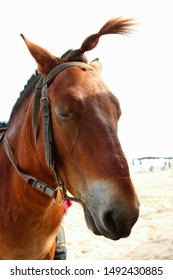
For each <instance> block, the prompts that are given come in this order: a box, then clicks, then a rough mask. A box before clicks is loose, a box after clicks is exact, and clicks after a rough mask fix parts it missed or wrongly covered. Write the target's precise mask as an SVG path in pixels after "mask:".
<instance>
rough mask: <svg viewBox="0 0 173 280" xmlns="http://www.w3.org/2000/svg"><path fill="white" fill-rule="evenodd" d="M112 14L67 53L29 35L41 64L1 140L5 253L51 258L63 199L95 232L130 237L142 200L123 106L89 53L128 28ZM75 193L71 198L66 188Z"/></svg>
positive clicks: (0, 237) (1, 254)
mask: <svg viewBox="0 0 173 280" xmlns="http://www.w3.org/2000/svg"><path fill="white" fill-rule="evenodd" d="M133 25H134V22H133V20H131V19H122V18H117V19H112V20H110V21H108V22H107V23H106V24H105V25H104V26H103V27H102V28H101V29H100V31H99V32H98V33H96V34H94V35H91V36H89V37H88V38H87V39H86V40H85V41H84V42H83V43H82V45H81V48H80V49H77V50H70V51H68V52H66V53H65V54H64V55H63V56H62V57H61V58H58V57H55V56H53V55H52V54H50V53H49V52H48V51H46V50H45V49H43V48H41V47H39V46H37V45H35V44H33V43H31V42H30V41H29V40H27V39H26V38H25V37H24V36H23V35H22V37H23V39H24V41H25V43H26V45H27V47H28V49H29V51H30V53H31V54H32V56H33V57H34V59H35V60H36V62H37V64H38V70H39V72H40V74H38V72H36V74H35V75H33V76H32V78H31V79H30V80H29V81H28V84H27V86H26V87H25V89H24V90H23V92H22V93H21V95H20V98H19V99H18V100H17V102H16V104H15V106H14V108H13V110H12V113H11V116H10V120H9V123H8V129H7V131H6V132H5V134H4V137H3V139H1V142H0V170H1V171H0V172H1V179H0V258H1V259H53V257H54V250H55V238H56V236H57V233H58V229H59V226H60V222H61V219H62V216H63V213H64V210H63V202H64V201H65V200H68V199H71V200H74V201H77V202H80V203H81V205H82V207H83V210H84V214H85V220H86V223H87V226H88V228H89V229H91V230H92V231H93V233H95V234H97V235H103V236H105V237H107V238H110V239H113V240H118V239H119V238H122V237H127V236H128V235H129V234H130V232H131V228H132V226H133V225H134V223H135V222H136V220H137V218H138V214H139V202H138V198H137V195H136V193H135V190H134V187H133V184H132V181H131V179H130V174H129V168H128V164H127V161H126V158H125V156H124V153H123V151H122V148H121V145H120V143H119V140H118V136H117V123H118V119H119V117H120V115H121V109H120V105H119V102H118V100H117V98H116V97H115V96H114V95H113V94H112V93H111V92H110V91H109V90H108V88H107V87H106V85H105V84H104V83H103V81H102V79H101V78H100V76H99V73H100V71H101V66H100V63H99V61H98V60H94V61H92V62H91V63H90V64H88V62H87V58H86V56H85V54H84V53H85V52H86V51H89V50H91V49H93V48H94V47H96V45H97V43H98V41H99V38H100V36H101V35H105V34H127V33H129V32H130V31H131V27H132V26H133ZM67 190H68V192H69V193H71V194H72V197H68V196H67V194H66V191H67Z"/></svg>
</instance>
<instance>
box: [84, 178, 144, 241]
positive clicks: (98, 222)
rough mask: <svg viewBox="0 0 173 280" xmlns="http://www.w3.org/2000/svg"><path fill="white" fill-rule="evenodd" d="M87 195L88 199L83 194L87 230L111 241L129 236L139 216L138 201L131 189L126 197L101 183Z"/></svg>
mask: <svg viewBox="0 0 173 280" xmlns="http://www.w3.org/2000/svg"><path fill="white" fill-rule="evenodd" d="M94 185H95V184H94ZM89 193H90V195H89V196H88V199H86V197H87V195H86V194H85V199H86V200H84V204H83V209H84V214H85V220H86V224H87V226H88V228H89V229H90V230H91V231H92V232H93V233H94V234H96V235H103V236H104V237H106V238H109V239H113V240H118V239H120V238H125V237H127V236H129V235H130V233H131V229H132V227H133V225H134V224H135V223H136V221H137V219H138V216H139V201H138V198H137V196H136V194H135V192H133V189H132V191H131V195H130V196H128V197H127V196H124V195H123V194H122V193H120V192H117V191H116V188H113V190H112V188H111V189H110V188H108V185H107V184H106V186H105V184H103V183H102V184H100V185H99V184H97V185H95V186H94V187H93V188H92V190H91V189H90V192H89Z"/></svg>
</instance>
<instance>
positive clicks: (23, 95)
mask: <svg viewBox="0 0 173 280" xmlns="http://www.w3.org/2000/svg"><path fill="white" fill-rule="evenodd" d="M40 76H41V75H40V74H39V73H38V71H35V74H32V76H31V77H30V78H29V80H28V81H27V84H26V85H25V86H24V89H23V90H22V91H21V92H20V96H19V98H18V99H17V101H16V103H15V104H14V106H13V109H12V111H11V115H10V118H9V122H8V124H10V122H11V121H12V119H13V117H14V115H15V114H16V113H17V112H18V110H19V108H20V107H21V105H22V104H23V103H24V102H25V101H26V100H27V99H28V98H29V97H30V95H31V93H32V92H33V90H34V88H35V86H36V84H37V82H38V80H39V78H40Z"/></svg>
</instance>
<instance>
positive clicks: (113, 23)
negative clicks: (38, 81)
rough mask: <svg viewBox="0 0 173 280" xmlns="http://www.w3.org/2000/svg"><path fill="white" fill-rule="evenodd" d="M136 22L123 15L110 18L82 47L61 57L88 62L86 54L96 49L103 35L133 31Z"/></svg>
mask: <svg viewBox="0 0 173 280" xmlns="http://www.w3.org/2000/svg"><path fill="white" fill-rule="evenodd" d="M135 25H136V23H135V22H134V20H133V19H131V18H128V19H124V18H122V17H119V18H113V19H110V20H109V21H108V22H107V23H105V24H104V25H103V26H102V28H101V29H100V30H99V32H98V33H95V34H92V35H90V36H89V37H87V38H86V39H85V40H84V41H83V43H82V45H81V47H80V48H79V49H77V50H69V51H67V52H66V53H65V54H64V55H63V56H62V57H61V58H62V59H63V60H66V61H82V62H87V58H86V56H85V55H84V53H85V52H86V51H90V50H92V49H94V48H95V47H96V46H97V44H98V42H99V39H100V37H101V36H102V35H107V34H121V35H127V34H129V33H132V32H133V28H132V27H133V26H135Z"/></svg>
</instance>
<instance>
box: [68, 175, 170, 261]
mask: <svg viewBox="0 0 173 280" xmlns="http://www.w3.org/2000/svg"><path fill="white" fill-rule="evenodd" d="M132 180H133V182H134V185H135V188H136V190H137V193H138V197H139V199H140V203H141V206H140V217H139V219H138V221H137V223H136V224H135V226H134V227H133V230H132V232H131V235H130V236H129V237H128V238H125V239H120V240H118V241H112V240H109V239H106V238H104V237H99V236H96V235H94V234H93V233H92V232H90V231H89V230H88V228H87V226H86V224H85V220H84V215H83V210H82V207H81V206H80V205H78V204H77V203H73V205H72V207H71V208H70V209H69V210H68V214H67V215H66V217H65V220H64V227H65V232H66V243H67V249H68V255H67V259H68V260H77V259H79V260H84V259H86V260H152V259H155V260H160V259H164V260H165V259H167V260H168V259H169V260H172V259H173V170H167V171H156V172H145V173H136V174H132Z"/></svg>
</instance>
